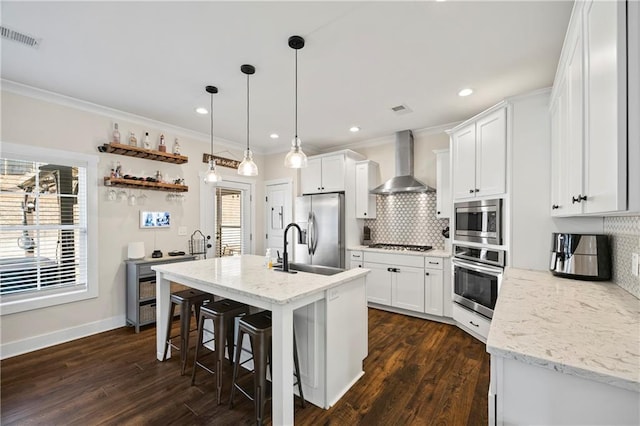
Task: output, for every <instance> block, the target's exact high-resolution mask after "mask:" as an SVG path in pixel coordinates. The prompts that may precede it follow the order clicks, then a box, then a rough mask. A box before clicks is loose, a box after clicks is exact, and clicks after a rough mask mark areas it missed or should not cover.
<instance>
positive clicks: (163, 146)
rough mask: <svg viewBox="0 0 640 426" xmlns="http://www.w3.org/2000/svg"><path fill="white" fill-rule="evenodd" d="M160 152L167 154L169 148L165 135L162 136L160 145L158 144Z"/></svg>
mask: <svg viewBox="0 0 640 426" xmlns="http://www.w3.org/2000/svg"><path fill="white" fill-rule="evenodd" d="M158 151H160V152H167V146H166V145H165V144H164V135H160V143H159V144H158Z"/></svg>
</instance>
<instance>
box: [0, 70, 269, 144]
mask: <svg viewBox="0 0 640 426" xmlns="http://www.w3.org/2000/svg"><path fill="white" fill-rule="evenodd" d="M0 88H1V89H2V91H4V92H9V93H14V94H16V95H20V96H25V97H28V98H32V99H37V100H40V101H44V102H49V103H52V104H56V105H60V106H64V107H68V108H73V109H77V110H80V111H85V112H89V113H92V114H97V115H102V116H105V117H109V118H111V119H113V120H119V121H128V122H131V123H133V124H138V125H141V126H143V127H149V128H154V129H162V130H163V131H165V132H167V133H169V132H171V133H173V134H175V135H176V136H180V137H187V138H191V139H195V140H197V141H200V142H204V143H207V144H208V143H210V142H211V139H210V135H208V134H205V133H201V132H197V131H195V130H191V129H186V128H184V127H180V126H176V125H174V124H169V123H165V122H162V121H158V120H154V119H151V118H147V117H143V116H141V115H136V114H132V113H129V112H126V111H120V110H117V109H114V108H109V107H106V106H103V105H99V104H94V103H92V102H88V101H85V100H82V99H78V98H73V97H71V96H66V95H62V94H60V93H56V92H51V91H48V90H44V89H39V88H37V87H33V86H28V85H26V84H22V83H17V82H15V81H12V80H6V79H4V78H3V79H0ZM215 142H216V146H217V145H220V146H223V147H225V148H229V149H235V150H241V151H243V150H244V144H242V143H238V142H233V141H230V140H228V139H224V138H221V137H218V136H216V138H215ZM252 150H253V152H254V153H256V154H259V155H264V150H257V149H252Z"/></svg>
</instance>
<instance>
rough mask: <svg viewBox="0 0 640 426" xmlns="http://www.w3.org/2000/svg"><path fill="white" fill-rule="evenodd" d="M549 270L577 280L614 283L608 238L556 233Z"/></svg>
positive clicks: (553, 236) (552, 242) (553, 238)
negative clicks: (611, 281) (611, 280)
mask: <svg viewBox="0 0 640 426" xmlns="http://www.w3.org/2000/svg"><path fill="white" fill-rule="evenodd" d="M549 269H550V270H551V273H552V274H553V275H557V276H559V277H565V278H572V279H577V280H590V281H606V280H609V279H611V254H610V251H609V240H608V237H607V236H606V235H604V234H589V235H587V234H563V233H553V234H552V239H551V262H550V265H549Z"/></svg>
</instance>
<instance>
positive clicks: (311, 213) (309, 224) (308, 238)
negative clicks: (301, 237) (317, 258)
mask: <svg viewBox="0 0 640 426" xmlns="http://www.w3.org/2000/svg"><path fill="white" fill-rule="evenodd" d="M312 226H313V212H309V217H308V218H307V252H308V253H309V256H311V254H312V248H311V241H312V234H311V232H312V231H311V229H312Z"/></svg>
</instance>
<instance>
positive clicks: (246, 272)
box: [151, 255, 369, 304]
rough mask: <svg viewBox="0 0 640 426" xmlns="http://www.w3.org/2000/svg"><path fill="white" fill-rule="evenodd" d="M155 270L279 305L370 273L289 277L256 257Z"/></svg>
mask: <svg viewBox="0 0 640 426" xmlns="http://www.w3.org/2000/svg"><path fill="white" fill-rule="evenodd" d="M151 269H153V270H154V271H158V272H163V273H165V274H166V275H167V277H168V278H169V279H171V278H172V277H176V278H184V279H188V280H190V281H195V282H198V283H200V284H203V285H206V286H210V287H211V293H214V294H215V289H216V288H223V289H225V290H227V291H231V292H234V293H238V294H242V295H244V296H248V297H251V298H254V299H260V300H263V301H266V302H269V303H275V304H286V303H290V302H292V301H294V300H297V299H301V298H303V297H306V296H309V295H311V294H315V293H319V292H322V291H325V290H328V289H330V288H332V287H336V286H338V285H341V284H343V283H345V282H348V281H352V280H354V279H356V278H359V277H361V276H364V275H366V274H368V273H369V270H368V269H365V268H356V269H350V270H346V271H344V272H340V273H338V274H335V275H329V276H328V275H319V274H311V273H307V272H297V273H295V274H288V273H284V272H280V271H276V270H275V269H274V268H271V269H269V268H267V267H266V266H264V257H263V256H255V255H242V256H227V257H217V258H213V259H204V260H193V261H186V262H176V263H169V264H161V265H156V266H152V267H151ZM178 281H179V280H178Z"/></svg>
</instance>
